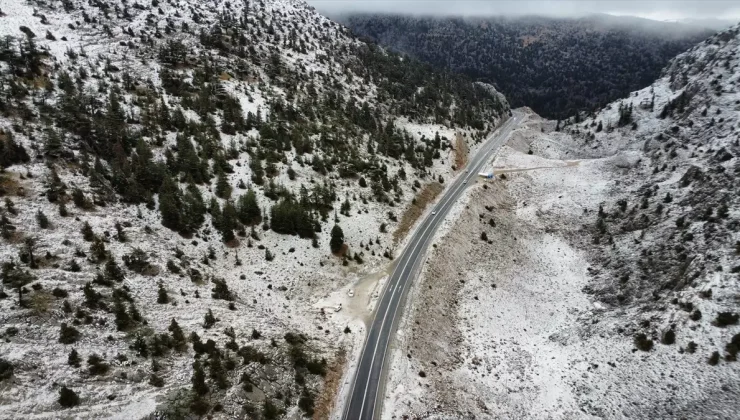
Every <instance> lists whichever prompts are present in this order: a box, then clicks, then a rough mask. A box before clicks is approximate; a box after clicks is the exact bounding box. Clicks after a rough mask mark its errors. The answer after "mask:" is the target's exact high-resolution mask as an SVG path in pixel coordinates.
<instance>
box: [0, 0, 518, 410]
mask: <svg viewBox="0 0 740 420" xmlns="http://www.w3.org/2000/svg"><path fill="white" fill-rule="evenodd" d="M0 7H1V9H2V10H0V37H2V39H1V40H0V168H2V173H0V194H2V196H3V198H2V200H3V201H2V209H1V210H0V233H1V236H2V239H1V240H0V265H1V267H2V269H1V273H0V274H1V277H2V289H0V290H1V291H0V325H1V326H2V327H1V328H2V329H1V330H0V338H1V341H0V407H1V408H0V418H19V417H25V418H40V417H47V418H48V417H67V416H69V417H85V418H90V417H116V416H118V417H120V418H140V417H144V416H148V415H154V416H156V417H157V418H161V416H162V415H164V416H166V417H167V418H182V417H184V416H187V415H188V413H192V414H196V415H206V414H208V415H210V416H213V417H216V418H219V417H221V418H235V417H242V418H243V417H246V418H258V419H259V418H264V419H276V418H281V417H286V416H287V417H290V418H298V417H301V416H312V415H317V416H318V415H325V414H326V411H328V410H330V409H331V403H332V402H333V398H332V395H333V394H332V389H331V386H324V383H325V382H326V381H328V379H327V378H330V377H332V375H334V376H336V372H335V370H337V369H339V370H340V372H341V364H342V357H341V354H342V351H343V350H345V349H346V348H347V347H349V346H351V344H352V342H353V341H356V340H357V339H361V338H362V335H361V331H353V329H354V328H355V327H354V325H353V327H352V328H349V327H348V326H347V323H348V319H347V318H346V317H343V315H342V313H341V312H335V309H334V308H324V307H322V304H321V300H322V298H323V297H325V296H326V295H327V294H328V293H329V292H331V291H332V290H334V289H337V288H341V287H344V286H347V285H348V284H350V283H351V282H352V281H354V280H356V279H357V278H358V277H359V276H361V275H363V273H365V272H367V271H369V270H371V269H373V268H376V267H378V266H381V265H383V264H385V261H388V258H392V256H393V252H394V247H395V243H394V241H393V233H394V231H395V230H396V229H397V227H398V225H399V222H398V220H400V219H401V214H402V213H403V212H404V210H405V209H406V208H407V207H408V206H410V205H411V203H412V202H414V201H415V200H414V197H415V195H416V193H417V192H418V191H420V190H422V189H423V188H424V187H425V186H426V185H427V184H436V183H438V182H441V183H444V182H445V180H446V179H449V177H451V176H453V175H454V167H453V166H452V164H453V160H454V157H455V155H454V150H453V146H454V147H458V146H459V145H460V142H466V143H467V146H469V147H471V148H474V147H475V145H476V144H477V143H478V142H479V141H480V140H481V139H482V138H483V137H484V135H485V134H486V133H488V132H489V131H490V130H491V129H492V128H493V127H494V126H495V125H496V124H497V123H498V122H499V121H501V119H503V118H506V116H507V115H508V105H507V104H506V103H505V101H503V100H502V99H501V96H500V95H499V94H498V93H496V92H495V91H492V90H491V89H490V87H488V86H484V85H480V84H474V83H472V82H471V81H469V80H466V79H464V78H461V77H457V76H451V75H449V74H446V73H443V72H435V71H433V70H431V69H430V68H429V67H428V66H425V65H422V64H420V63H418V62H416V61H414V60H410V59H406V58H401V57H399V56H398V55H395V54H392V53H388V52H386V51H384V50H383V49H381V48H378V47H376V46H372V45H368V44H366V43H364V42H361V41H358V40H357V39H355V38H353V37H351V36H349V35H348V34H347V31H346V30H345V29H344V28H343V27H341V26H339V25H337V24H335V23H334V22H332V21H330V20H328V19H326V18H325V17H323V16H321V15H319V14H317V13H316V12H315V11H314V10H313V9H312V8H311V7H309V6H308V5H306V4H305V3H304V2H302V1H292V0H265V1H244V2H228V1H216V2H207V3H199V2H192V1H183V0H171V1H166V0H151V1H150V0H145V1H143V2H142V1H126V0H120V1H118V0H112V1H102V0H100V1H99V0H96V1H91V2H88V1H79V0H62V1H43V0H40V1H26V0H10V1H4V2H3V3H2V5H0ZM456 136H457V138H458V139H460V140H459V142H457V143H454V142H453V138H455V137H456ZM453 143H454V144H453ZM325 309H326V310H325ZM340 375H341V373H340Z"/></svg>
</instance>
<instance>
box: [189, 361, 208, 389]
mask: <svg viewBox="0 0 740 420" xmlns="http://www.w3.org/2000/svg"><path fill="white" fill-rule="evenodd" d="M191 382H192V384H193V391H194V392H195V393H196V394H197V395H205V394H207V393H208V385H206V373H205V372H204V371H203V365H201V363H200V361H199V360H196V361H195V362H194V363H193V376H192V379H191Z"/></svg>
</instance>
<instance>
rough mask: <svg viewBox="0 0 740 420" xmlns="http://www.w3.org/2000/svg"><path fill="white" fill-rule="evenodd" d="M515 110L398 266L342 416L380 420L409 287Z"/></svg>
mask: <svg viewBox="0 0 740 420" xmlns="http://www.w3.org/2000/svg"><path fill="white" fill-rule="evenodd" d="M512 114H513V115H512V117H510V118H509V119H508V120H507V121H506V123H504V124H503V125H502V126H501V127H500V128H499V129H498V130H496V132H494V133H493V135H492V136H491V137H489V138H488V140H486V143H485V144H484V145H483V147H481V149H480V150H479V151H478V153H477V154H476V155H475V156H474V157H473V159H472V160H471V161H470V162H469V163H468V165H467V166H466V170H467V172H463V173H462V174H460V175H459V176H458V178H457V179H455V181H454V182H453V183H452V185H451V186H450V187H449V188H448V189H447V190H446V191H445V193H444V195H443V196H442V198H441V199H440V200H439V201H438V202H437V204H436V205H435V206H434V207H433V208H432V211H430V212H429V213H428V214H427V215H426V218H425V219H424V220H423V221H422V222H421V223H420V224H419V226H418V228H417V229H416V231H415V232H414V234H413V236H412V237H411V240H410V241H409V243H408V245H406V248H405V249H404V250H403V253H402V254H401V256H400V258H399V259H398V264H397V265H396V268H395V269H394V270H393V274H391V277H390V279H389V280H388V282H387V283H386V286H385V290H384V291H383V295H382V298H381V299H380V302H379V303H378V306H377V308H376V312H375V317H374V318H373V322H372V324H371V326H370V331H369V333H368V335H367V338H366V340H365V345H364V347H363V349H362V354H361V356H360V361H359V365H358V367H357V369H356V372H355V378H354V382H353V384H352V390H351V391H350V395H349V401H347V403H346V405H345V409H344V416H343V418H344V420H373V419H375V418H376V417H377V418H380V414H381V413H380V411H381V408H382V402H383V392H382V391H383V379H384V376H383V369H384V367H385V360H386V358H387V356H388V348H389V347H390V343H391V340H392V338H393V334H394V332H395V329H394V328H395V326H396V324H397V322H398V319H399V318H400V317H401V315H402V314H403V305H404V304H405V299H404V298H405V295H406V292H407V290H408V286H409V285H410V284H411V283H412V282H413V280H414V278H415V273H416V270H417V269H418V268H419V265H420V263H421V261H423V260H424V255H425V254H426V251H427V248H428V247H429V244H430V242H431V240H432V238H433V237H434V234H435V232H436V231H437V229H438V228H439V225H440V224H441V223H442V221H443V220H444V218H445V217H446V216H447V214H448V213H449V211H450V209H451V208H452V206H453V205H454V204H455V202H456V201H457V200H458V198H460V196H461V195H462V193H463V191H464V190H465V188H466V187H467V183H466V181H468V180H471V179H474V178H476V177H477V176H478V172H480V170H481V169H482V168H483V166H484V165H485V163H486V162H488V160H489V159H490V158H491V157H492V156H493V154H494V153H496V151H498V149H499V148H500V147H501V146H502V145H503V144H504V142H505V140H506V138H507V137H508V136H509V134H510V133H511V130H512V129H513V128H515V127H516V126H517V125H518V123H519V121H521V119H522V116H521V113H519V112H517V111H512Z"/></svg>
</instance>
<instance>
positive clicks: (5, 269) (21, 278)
mask: <svg viewBox="0 0 740 420" xmlns="http://www.w3.org/2000/svg"><path fill="white" fill-rule="evenodd" d="M1 274H2V277H3V284H4V285H5V286H7V287H10V288H11V289H16V290H17V291H18V306H20V307H25V302H23V289H24V286H26V285H27V284H29V283H31V282H33V281H34V280H36V277H35V276H34V275H33V274H31V273H30V272H29V271H28V270H22V269H21V268H20V267H18V266H17V265H16V263H14V262H12V261H11V262H6V263H3V266H2V273H1Z"/></svg>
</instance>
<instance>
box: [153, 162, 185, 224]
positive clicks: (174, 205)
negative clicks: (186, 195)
mask: <svg viewBox="0 0 740 420" xmlns="http://www.w3.org/2000/svg"><path fill="white" fill-rule="evenodd" d="M180 196H181V192H180V189H179V188H178V187H177V185H175V182H174V181H173V180H172V178H170V177H169V176H165V177H164V180H163V181H162V186H161V187H160V189H159V212H160V214H161V215H162V226H164V227H166V228H169V229H172V230H175V231H180V230H181V229H182V227H183V223H182V219H181V215H180V210H181V208H182V200H181V197H180Z"/></svg>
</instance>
